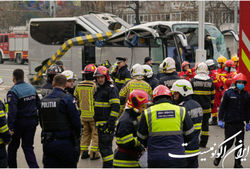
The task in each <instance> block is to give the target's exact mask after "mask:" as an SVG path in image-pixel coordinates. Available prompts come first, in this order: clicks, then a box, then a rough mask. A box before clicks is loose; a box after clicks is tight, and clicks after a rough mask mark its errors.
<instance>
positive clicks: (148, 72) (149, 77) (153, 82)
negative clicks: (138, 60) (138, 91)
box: [143, 65, 160, 90]
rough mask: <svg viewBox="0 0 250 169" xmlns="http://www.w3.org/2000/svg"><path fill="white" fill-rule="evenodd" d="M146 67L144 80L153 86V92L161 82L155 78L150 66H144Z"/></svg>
mask: <svg viewBox="0 0 250 169" xmlns="http://www.w3.org/2000/svg"><path fill="white" fill-rule="evenodd" d="M143 67H144V72H145V76H144V80H145V81H146V82H147V83H148V84H149V85H150V86H151V88H152V90H154V88H156V87H157V86H158V85H159V83H160V82H159V80H158V79H156V78H155V77H154V72H153V70H152V68H151V67H150V66H149V65H143Z"/></svg>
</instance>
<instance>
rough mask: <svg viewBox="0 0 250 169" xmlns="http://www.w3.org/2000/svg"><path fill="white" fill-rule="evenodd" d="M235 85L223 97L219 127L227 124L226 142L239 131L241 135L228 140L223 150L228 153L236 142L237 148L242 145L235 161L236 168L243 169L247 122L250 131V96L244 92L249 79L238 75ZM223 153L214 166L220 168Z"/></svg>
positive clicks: (237, 151)
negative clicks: (242, 160) (242, 159)
mask: <svg viewBox="0 0 250 169" xmlns="http://www.w3.org/2000/svg"><path fill="white" fill-rule="evenodd" d="M233 81H234V82H233V83H234V84H235V87H234V88H230V89H228V90H227V91H226V92H225V94H224V95H223V99H222V102H221V105H220V111H219V126H220V127H222V128H224V123H225V140H227V139H228V138H230V137H232V136H233V135H235V134H236V133H238V132H239V131H241V133H240V134H239V135H237V136H236V138H235V137H233V139H230V140H228V141H227V142H225V143H224V144H223V145H222V146H223V147H222V150H223V152H224V153H226V151H227V150H229V149H230V148H231V147H232V145H233V143H234V140H235V139H236V142H235V147H238V146H240V145H242V146H240V148H237V149H236V150H235V154H234V155H235V161H234V168H243V166H242V165H241V158H242V156H243V154H244V151H243V149H244V133H245V131H244V130H245V128H244V126H245V124H244V122H246V131H248V130H250V124H249V104H250V103H249V100H250V96H249V94H248V92H247V91H246V90H244V87H245V85H246V83H247V78H246V76H245V75H244V74H242V73H239V74H237V75H236V76H235V77H234V79H233ZM224 153H221V155H220V156H218V157H217V158H215V160H214V165H215V166H218V165H219V163H220V160H221V158H222V156H224V155H225V154H224Z"/></svg>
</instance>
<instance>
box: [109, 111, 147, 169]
mask: <svg viewBox="0 0 250 169" xmlns="http://www.w3.org/2000/svg"><path fill="white" fill-rule="evenodd" d="M139 115H140V114H139V113H136V112H134V111H133V110H132V109H125V111H124V112H123V113H122V116H121V117H120V118H119V122H118V125H117V129H116V134H115V136H116V144H117V146H118V151H117V153H116V154H115V159H114V161H113V165H114V166H116V167H130V168H132V167H139V162H138V159H139V155H140V153H141V151H142V150H143V149H144V148H143V146H142V145H141V143H140V142H139V141H138V139H137V135H136V133H137V129H138V119H137V116H139Z"/></svg>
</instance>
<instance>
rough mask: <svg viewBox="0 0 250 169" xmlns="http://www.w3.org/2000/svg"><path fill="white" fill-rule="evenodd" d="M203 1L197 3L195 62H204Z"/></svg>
mask: <svg viewBox="0 0 250 169" xmlns="http://www.w3.org/2000/svg"><path fill="white" fill-rule="evenodd" d="M204 23H205V1H199V29H198V30H199V35H198V49H197V50H196V57H195V62H196V63H198V62H205V61H206V50H205V48H204V46H205V45H204V42H205V37H204V32H205V24H204Z"/></svg>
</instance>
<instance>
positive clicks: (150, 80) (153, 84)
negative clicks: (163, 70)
mask: <svg viewBox="0 0 250 169" xmlns="http://www.w3.org/2000/svg"><path fill="white" fill-rule="evenodd" d="M145 81H146V82H147V83H148V84H149V85H150V86H151V88H152V90H154V89H155V88H156V87H157V86H158V85H159V84H160V82H159V80H158V79H156V78H155V77H154V76H152V77H151V78H145Z"/></svg>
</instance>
